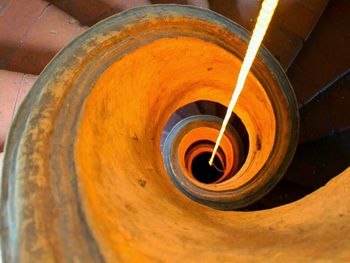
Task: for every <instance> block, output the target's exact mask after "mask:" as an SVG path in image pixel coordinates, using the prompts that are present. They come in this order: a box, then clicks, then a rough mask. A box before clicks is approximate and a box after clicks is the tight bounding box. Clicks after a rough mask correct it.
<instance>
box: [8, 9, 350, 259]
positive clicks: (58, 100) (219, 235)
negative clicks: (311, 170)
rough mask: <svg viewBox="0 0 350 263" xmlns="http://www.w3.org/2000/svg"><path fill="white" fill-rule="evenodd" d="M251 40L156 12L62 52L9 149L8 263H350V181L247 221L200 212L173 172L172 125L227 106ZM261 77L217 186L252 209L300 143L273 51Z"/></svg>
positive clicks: (260, 66) (252, 86)
mask: <svg viewBox="0 0 350 263" xmlns="http://www.w3.org/2000/svg"><path fill="white" fill-rule="evenodd" d="M248 39H249V37H248V34H247V33H246V31H244V30H243V29H241V28H240V27H239V26H237V25H236V24H234V23H232V22H230V21H229V20H227V19H225V18H223V17H221V16H219V15H217V14H215V13H213V12H211V11H208V10H201V9H196V8H191V7H179V6H175V5H170V6H152V7H143V8H137V9H134V10H131V11H128V12H125V13H122V14H120V15H117V16H114V17H111V18H109V19H107V20H104V21H102V22H101V23H99V24H97V25H96V26H94V27H92V28H91V29H89V30H88V31H87V32H85V33H84V34H83V35H81V36H80V37H79V38H77V39H76V40H75V41H73V42H72V43H71V44H70V45H68V46H67V47H66V48H65V49H64V50H63V51H61V52H60V53H59V54H58V55H57V56H56V58H55V59H54V60H53V61H52V62H51V63H50V64H49V65H48V66H47V68H46V69H45V71H44V72H43V73H42V75H41V76H40V78H39V79H38V80H37V82H36V83H35V85H34V88H33V89H32V90H31V92H30V94H29V96H28V97H27V98H26V100H25V102H24V104H22V106H21V108H20V111H19V113H18V114H17V117H16V120H15V122H14V124H13V126H12V128H11V133H10V136H9V138H8V141H7V145H6V155H5V158H4V169H3V178H2V192H1V209H2V210H1V216H2V219H1V227H2V245H3V248H2V249H3V250H2V251H3V256H4V262H119V261H122V262H135V261H141V262H147V261H150V262H181V261H184V262H196V261H204V262H218V261H223V262H252V261H255V262H260V261H270V262H281V260H283V261H285V262H288V261H289V262H298V261H302V262H305V261H312V262H314V261H315V260H316V261H317V260H319V261H326V262H327V261H332V262H335V261H336V262H347V261H349V260H350V249H349V248H350V224H349V222H350V205H349V204H350V188H349V185H350V170H349V169H348V170H346V171H345V172H343V173H342V174H340V175H338V176H337V177H336V178H334V179H333V180H332V181H330V182H329V183H328V184H327V185H326V186H324V187H323V188H321V189H319V190H317V191H315V192H313V193H312V194H310V195H308V196H306V197H304V198H303V199H301V200H299V201H296V202H294V203H291V204H288V205H285V206H282V207H277V208H273V209H269V210H264V211H251V212H241V211H221V210H216V209H213V208H211V207H208V206H206V205H202V204H199V203H197V202H194V201H193V200H191V199H189V198H187V196H185V195H183V194H182V193H181V192H180V191H179V190H178V189H177V188H176V187H175V186H174V184H173V183H172V181H171V180H170V178H169V176H168V174H167V172H166V169H165V167H164V163H163V158H162V153H161V146H160V145H161V136H162V133H163V132H164V127H165V126H166V123H167V121H168V120H169V118H170V116H171V115H172V114H173V113H174V112H176V111H177V110H178V109H179V108H181V107H182V106H184V105H187V104H190V103H193V102H195V101H197V100H206V101H214V102H215V103H220V104H222V105H227V103H228V101H227V100H228V98H229V97H230V96H229V95H230V93H231V91H232V87H233V86H234V85H233V84H234V83H233V82H234V79H235V76H236V75H237V74H238V70H239V65H240V61H241V59H242V57H243V55H244V50H245V49H246V46H247V42H248ZM252 72H253V73H252V74H251V75H250V76H249V77H248V82H247V85H248V86H249V89H247V90H246V91H245V92H244V93H243V94H242V100H241V102H240V103H239V104H238V106H237V112H235V113H236V114H237V115H238V116H239V117H240V118H241V120H242V122H243V124H244V125H245V127H246V130H247V132H248V135H249V151H248V153H247V156H246V161H245V163H244V164H243V165H242V168H241V169H240V170H239V171H238V172H237V174H236V175H234V176H233V177H232V178H231V179H229V180H227V181H225V182H227V183H226V184H224V185H220V187H222V189H220V190H224V191H227V187H230V191H231V190H232V189H238V188H239V189H243V190H242V191H240V193H242V196H241V197H242V199H240V200H244V201H242V202H243V204H249V203H251V202H252V201H254V200H256V198H258V197H260V196H262V195H263V193H265V192H266V191H268V190H269V189H271V187H273V185H274V184H275V183H276V182H277V181H278V180H279V178H281V176H282V175H283V172H284V171H285V169H286V167H287V166H288V164H289V162H290V160H291V158H292V156H293V154H294V150H295V145H296V141H297V135H298V114H297V106H296V104H295V100H294V95H293V92H292V91H291V89H289V88H288V87H289V84H288V81H287V80H286V79H285V77H284V75H283V74H282V73H281V72H282V70H281V69H280V68H279V67H278V65H277V63H276V62H275V61H274V60H273V59H272V58H271V55H270V54H269V53H268V52H267V51H266V50H265V49H263V50H262V51H261V52H260V53H259V56H258V58H257V62H256V65H255V66H254V67H253V69H252ZM248 172H249V173H248ZM257 174H260V175H259V177H255V176H256V175H257ZM271 175H272V177H270V176H271ZM236 177H237V178H238V179H237V181H235V180H236V179H235V178H236ZM252 178H255V179H254V180H253V179H252ZM271 178H272V179H271ZM233 179H234V180H233ZM230 180H231V181H230ZM225 182H224V183H225ZM240 182H241V183H240ZM196 184H197V186H203V185H202V184H200V183H199V182H196ZM256 186H259V187H256ZM205 187H206V190H210V191H214V190H213V188H215V185H211V184H207V185H206V186H205ZM240 187H241V188H240ZM242 187H243V188H242ZM261 189H263V190H261ZM232 191H233V190H232ZM249 193H250V194H251V195H250V194H249ZM251 196H253V198H252V197H251ZM215 198H216V197H215ZM194 199H195V198H194ZM218 199H220V197H219V198H218ZM216 201H218V200H214V202H216ZM233 201H234V205H232V206H231V208H235V207H239V206H240V205H239V204H238V203H236V201H235V200H231V199H230V200H229V202H230V205H231V204H232V203H231V202H233ZM210 202H213V200H210ZM223 202H224V203H225V202H226V199H225V200H224V201H223ZM201 203H204V204H205V202H204V201H203V202H202V201H201ZM225 204H226V203H225ZM213 206H214V207H216V206H215V205H213ZM218 208H222V207H218ZM224 208H227V207H226V206H225V207H224Z"/></svg>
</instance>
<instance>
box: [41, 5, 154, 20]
mask: <svg viewBox="0 0 350 263" xmlns="http://www.w3.org/2000/svg"><path fill="white" fill-rule="evenodd" d="M48 1H49V2H50V3H52V4H54V5H55V6H57V7H58V8H60V9H62V10H64V11H65V12H67V13H68V14H70V15H72V16H73V17H75V18H76V19H78V20H79V21H80V22H81V23H83V24H84V25H88V26H92V25H94V24H95V23H97V22H98V21H100V20H102V19H104V18H106V17H108V16H111V15H114V14H116V13H119V12H121V11H124V10H126V9H129V8H132V7H136V6H144V5H149V4H151V2H150V1H148V0H48Z"/></svg>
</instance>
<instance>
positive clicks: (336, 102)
mask: <svg viewBox="0 0 350 263" xmlns="http://www.w3.org/2000/svg"><path fill="white" fill-rule="evenodd" d="M325 96H326V98H327V104H328V108H329V114H330V117H331V120H332V124H333V127H334V130H335V131H337V132H340V131H343V130H345V129H348V128H350V72H349V73H348V74H347V75H345V76H344V77H342V78H341V79H340V80H338V81H336V82H335V83H334V84H333V85H332V87H331V88H329V92H327V93H326V94H325Z"/></svg>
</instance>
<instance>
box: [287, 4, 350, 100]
mask: <svg viewBox="0 0 350 263" xmlns="http://www.w3.org/2000/svg"><path fill="white" fill-rule="evenodd" d="M349 12H350V1H347V0H339V1H330V2H329V4H328V5H327V8H326V10H325V12H324V14H323V15H322V17H321V18H320V20H319V22H318V24H317V27H316V28H315V30H314V31H313V32H312V34H311V35H310V38H309V39H308V40H307V41H306V42H305V45H304V47H303V50H302V51H301V52H300V53H299V55H298V57H297V58H296V59H295V61H294V63H293V65H292V66H291V67H290V69H289V70H288V72H287V73H288V76H289V79H290V81H291V83H292V85H293V87H294V90H295V92H296V95H297V98H298V101H299V103H300V104H301V105H303V104H306V103H308V102H309V101H310V100H311V99H312V98H313V97H314V96H316V95H317V94H318V93H319V92H321V91H322V90H324V89H326V88H327V87H329V86H330V85H331V84H332V82H333V81H335V80H336V79H337V78H338V77H339V76H341V75H343V74H344V73H346V72H347V71H348V70H349V68H350V49H349V46H350V26H349V25H350V16H349Z"/></svg>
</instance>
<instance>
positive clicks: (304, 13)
mask: <svg viewBox="0 0 350 263" xmlns="http://www.w3.org/2000/svg"><path fill="white" fill-rule="evenodd" d="M304 2H309V1H301V0H294V1H291V0H289V1H280V2H279V4H278V6H277V9H276V13H275V15H274V17H273V18H272V21H271V24H270V27H269V29H268V31H267V33H266V36H265V39H264V41H263V43H264V45H265V46H266V47H267V48H268V49H269V50H270V51H271V53H272V54H273V55H274V56H275V57H276V58H277V60H279V62H280V63H281V65H282V67H283V68H284V69H287V68H288V67H289V66H290V65H291V63H292V62H293V60H294V58H295V57H296V55H297V54H298V52H299V51H300V50H301V48H302V46H303V41H305V40H306V39H307V37H308V36H309V34H310V32H311V31H312V30H313V28H314V26H315V25H316V23H317V21H318V19H319V17H320V15H321V14H322V12H323V9H324V7H325V6H326V4H327V2H328V0H314V1H310V2H313V3H309V4H307V3H304ZM261 3H262V1H261V0H260V1H246V0H236V1H223V0H210V1H209V7H210V8H211V9H213V10H214V11H216V12H218V13H221V14H223V15H224V16H226V17H228V18H230V19H231V20H233V21H235V22H237V23H238V24H240V25H242V26H243V27H245V28H246V29H247V30H249V31H250V32H252V30H253V29H254V26H255V23H256V19H257V17H258V14H259V10H260V7H261Z"/></svg>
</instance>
